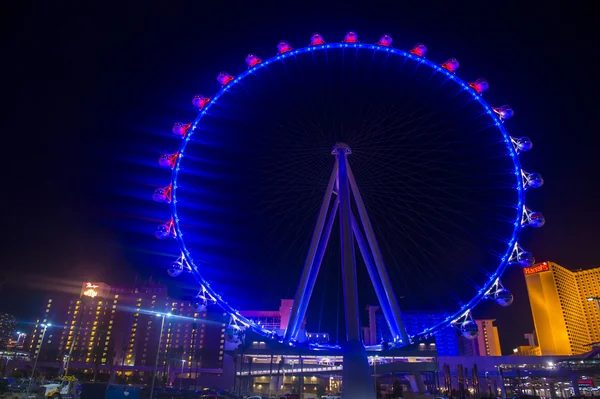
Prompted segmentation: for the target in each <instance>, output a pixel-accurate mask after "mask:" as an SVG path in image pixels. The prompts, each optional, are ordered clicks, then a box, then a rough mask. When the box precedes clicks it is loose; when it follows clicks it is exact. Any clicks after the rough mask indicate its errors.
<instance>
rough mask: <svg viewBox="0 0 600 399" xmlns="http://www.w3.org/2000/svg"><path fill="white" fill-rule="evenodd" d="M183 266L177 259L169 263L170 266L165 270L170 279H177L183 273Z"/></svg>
mask: <svg viewBox="0 0 600 399" xmlns="http://www.w3.org/2000/svg"><path fill="white" fill-rule="evenodd" d="M183 270H184V266H183V262H182V261H181V260H180V259H177V260H176V261H175V262H173V263H171V266H169V268H168V269H167V273H168V274H169V276H171V277H177V276H179V275H180V274H181V273H183Z"/></svg>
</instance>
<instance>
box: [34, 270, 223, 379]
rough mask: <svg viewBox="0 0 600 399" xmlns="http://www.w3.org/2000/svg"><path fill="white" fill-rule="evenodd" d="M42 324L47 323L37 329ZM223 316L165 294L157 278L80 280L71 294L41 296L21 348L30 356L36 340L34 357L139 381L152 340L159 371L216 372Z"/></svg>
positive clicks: (148, 366) (149, 360) (150, 360)
mask: <svg viewBox="0 0 600 399" xmlns="http://www.w3.org/2000/svg"><path fill="white" fill-rule="evenodd" d="M167 314H170V316H167ZM45 323H51V326H50V327H48V328H47V329H46V332H45V335H44V327H43V326H42V324H45ZM226 323H227V318H226V317H225V315H224V314H223V312H222V310H221V309H220V308H218V307H208V308H206V309H202V310H198V309H196V308H195V307H193V306H192V303H191V302H190V301H182V300H176V299H172V298H170V297H169V296H168V294H167V287H165V286H162V285H155V284H149V285H146V286H142V287H116V286H109V285H108V284H105V283H102V282H95V283H84V284H83V285H82V289H81V293H80V295H79V296H74V295H65V294H57V295H52V296H50V297H48V298H47V299H46V302H45V304H44V310H43V314H42V316H41V317H40V318H39V319H38V320H37V323H36V324H35V326H34V327H33V331H32V334H31V335H30V336H31V339H30V340H29V342H28V345H27V348H28V349H29V350H30V351H31V352H32V353H33V354H34V355H36V354H37V353H38V351H40V345H41V347H42V350H41V352H40V362H61V363H62V364H61V368H63V369H64V368H65V367H69V370H72V369H79V370H88V371H89V370H90V369H93V370H99V372H100V373H107V372H108V373H113V372H116V374H117V375H120V374H122V375H125V376H128V377H129V376H131V377H133V379H134V380H136V379H140V380H142V381H143V379H144V376H145V377H148V376H149V373H150V372H151V371H152V370H153V369H154V363H155V361H156V356H157V350H159V347H160V354H159V360H160V362H159V371H160V372H162V373H166V374H173V372H174V371H177V374H178V375H180V376H181V377H183V378H195V377H196V376H197V375H200V374H216V375H218V374H220V373H221V371H222V367H223V357H224V345H225V327H226ZM42 335H44V342H43V344H42ZM159 337H160V338H159ZM159 340H160V343H159ZM182 366H183V369H184V372H183V373H181V370H182ZM144 373H146V374H145V375H144ZM171 379H172V378H171Z"/></svg>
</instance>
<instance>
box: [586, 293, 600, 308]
mask: <svg viewBox="0 0 600 399" xmlns="http://www.w3.org/2000/svg"><path fill="white" fill-rule="evenodd" d="M587 300H588V301H590V302H592V301H596V305H598V310H600V296H591V297H589V298H588V299H587Z"/></svg>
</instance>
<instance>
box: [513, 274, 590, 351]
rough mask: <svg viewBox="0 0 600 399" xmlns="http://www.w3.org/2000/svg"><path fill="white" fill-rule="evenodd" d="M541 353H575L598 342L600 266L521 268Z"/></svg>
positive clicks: (587, 349)
mask: <svg viewBox="0 0 600 399" xmlns="http://www.w3.org/2000/svg"><path fill="white" fill-rule="evenodd" d="M524 273H525V282H526V284H527V292H528V294H529V302H530V304H531V310H532V313H533V321H534V323H535V331H536V333H537V342H538V345H539V347H540V350H541V353H542V355H544V356H545V355H577V354H581V353H585V352H588V351H590V349H591V346H590V344H592V343H594V342H599V341H600V311H599V309H598V306H597V304H596V303H595V302H594V301H588V300H587V299H588V298H590V297H598V296H600V267H598V268H594V269H588V270H581V269H580V270H576V271H572V270H569V269H566V268H564V267H562V266H560V265H558V264H556V263H554V262H542V263H538V264H536V265H534V266H533V267H530V268H525V269H524Z"/></svg>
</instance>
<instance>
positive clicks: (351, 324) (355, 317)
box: [284, 143, 409, 399]
mask: <svg viewBox="0 0 600 399" xmlns="http://www.w3.org/2000/svg"><path fill="white" fill-rule="evenodd" d="M351 153H352V152H351V150H350V147H349V146H348V145H347V144H344V143H338V144H336V145H335V147H334V148H333V151H332V154H333V155H334V156H335V158H336V160H335V164H334V167H333V171H332V173H331V177H330V178H329V183H328V185H327V190H326V191H325V197H324V198H323V203H322V204H321V210H320V212H319V216H318V218H317V223H316V226H315V230H314V232H313V236H312V240H311V243H310V247H309V250H308V255H307V257H306V261H305V263H304V270H303V271H302V276H301V278H300V284H299V285H298V290H297V291H296V296H295V298H294V305H293V308H292V312H291V316H290V320H289V323H288V326H287V329H286V331H285V336H284V342H286V343H290V342H292V341H294V340H296V337H297V335H298V332H299V330H300V326H301V323H302V321H303V320H304V318H305V316H306V310H307V308H308V303H309V301H310V298H311V295H312V292H313V289H314V287H315V283H316V281H317V275H318V274H319V269H320V267H321V262H322V261H323V256H324V255H325V251H326V249H327V244H328V241H329V237H330V235H331V230H332V228H333V224H334V222H335V218H336V216H339V221H340V223H339V224H340V243H341V257H342V262H341V266H342V280H343V286H344V309H345V319H346V341H347V343H346V345H345V347H344V348H343V354H344V367H343V373H342V384H343V397H344V399H371V398H375V393H374V389H373V383H372V380H371V375H370V368H369V364H368V360H367V354H366V350H365V347H364V344H363V342H362V338H361V336H362V335H361V326H360V313H359V306H358V289H357V278H356V255H355V251H354V249H355V243H354V240H356V244H357V245H358V248H359V251H360V253H361V256H362V258H363V260H364V262H365V265H366V267H367V271H368V273H369V277H370V279H371V283H372V284H373V288H374V289H375V293H376V295H377V299H378V301H379V305H380V306H381V310H382V311H383V314H384V316H385V319H386V321H387V324H388V326H389V329H390V332H391V334H392V336H393V337H394V341H395V342H396V343H398V344H400V345H407V344H408V343H409V341H408V336H407V334H406V330H405V328H404V323H403V321H402V315H401V312H400V308H399V306H398V302H397V301H396V297H395V295H394V291H393V289H392V285H391V283H390V279H389V276H388V274H387V271H386V268H385V264H384V263H383V257H382V256H381V251H380V250H379V246H378V244H377V239H376V238H375V233H374V231H373V227H372V225H371V221H370V219H369V215H368V214H367V210H366V208H365V205H364V203H363V200H362V196H361V195H360V191H359V189H358V186H357V184H356V180H355V179H354V175H353V174H352V169H351V168H350V164H349V163H348V155H350V154H351ZM352 199H354V203H355V205H356V209H357V211H358V219H357V218H356V216H355V215H354V212H353V210H352ZM359 223H360V224H359ZM361 225H362V230H361ZM363 231H364V234H363Z"/></svg>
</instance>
